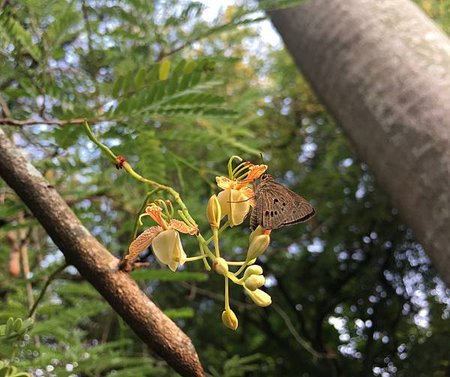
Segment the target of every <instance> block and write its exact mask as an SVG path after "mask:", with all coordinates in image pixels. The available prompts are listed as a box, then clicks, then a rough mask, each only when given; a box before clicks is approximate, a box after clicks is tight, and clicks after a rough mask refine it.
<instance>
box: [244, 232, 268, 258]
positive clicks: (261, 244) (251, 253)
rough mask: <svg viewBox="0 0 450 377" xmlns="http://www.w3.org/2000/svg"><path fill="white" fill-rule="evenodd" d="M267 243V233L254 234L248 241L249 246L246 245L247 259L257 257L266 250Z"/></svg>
mask: <svg viewBox="0 0 450 377" xmlns="http://www.w3.org/2000/svg"><path fill="white" fill-rule="evenodd" d="M269 243H270V236H269V235H267V234H261V235H258V236H254V237H253V238H252V240H251V241H250V246H249V247H248V252H247V260H251V259H254V258H258V257H259V256H260V255H261V254H262V253H264V252H265V251H266V249H267V247H268V246H269Z"/></svg>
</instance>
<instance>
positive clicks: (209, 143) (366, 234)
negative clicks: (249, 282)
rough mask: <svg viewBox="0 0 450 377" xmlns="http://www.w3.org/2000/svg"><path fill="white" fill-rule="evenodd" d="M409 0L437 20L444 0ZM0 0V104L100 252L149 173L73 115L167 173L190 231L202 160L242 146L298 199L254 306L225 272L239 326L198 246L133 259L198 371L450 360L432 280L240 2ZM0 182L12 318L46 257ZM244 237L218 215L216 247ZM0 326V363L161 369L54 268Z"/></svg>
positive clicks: (2, 260)
mask: <svg viewBox="0 0 450 377" xmlns="http://www.w3.org/2000/svg"><path fill="white" fill-rule="evenodd" d="M417 3H418V5H419V6H421V7H422V8H423V9H424V10H425V12H426V13H427V14H428V15H430V16H431V17H433V18H434V19H435V20H436V21H437V22H439V23H440V24H441V26H442V27H443V28H444V29H445V30H446V31H449V28H450V20H449V17H450V1H448V0H422V1H417ZM0 5H1V7H2V8H1V14H0V64H1V67H2V69H1V74H0V107H1V110H2V113H1V116H2V118H9V119H15V120H27V119H35V120H39V119H40V120H42V119H45V120H47V121H43V122H42V124H37V125H32V126H31V125H26V126H23V127H20V126H9V127H4V128H5V129H6V130H7V132H8V133H9V134H10V136H11V137H12V138H13V139H14V141H15V142H16V143H17V144H18V145H20V146H21V147H22V148H23V149H24V151H25V153H26V154H27V156H28V157H29V158H30V159H31V160H32V161H33V163H34V164H35V166H37V168H38V169H39V170H40V171H41V172H43V173H44V174H45V176H46V178H47V179H48V180H49V181H50V182H51V183H52V184H53V185H54V186H55V187H56V188H57V189H58V191H59V192H60V193H61V195H63V197H64V198H65V199H66V200H67V201H68V202H69V204H70V206H71V207H72V209H73V210H74V211H75V212H76V214H77V215H78V216H79V218H80V219H81V220H82V221H83V223H84V224H85V226H86V227H87V228H88V229H89V230H90V231H92V232H93V234H94V235H95V236H96V237H98V238H99V239H100V240H101V242H103V244H104V245H105V246H106V247H108V248H109V250H110V251H111V252H112V253H114V254H115V255H117V256H121V255H122V254H123V253H124V252H125V250H126V249H127V245H128V243H129V241H130V237H131V233H132V228H133V222H134V219H135V216H136V214H137V211H138V210H139V208H140V207H141V205H142V202H143V200H144V198H145V195H146V193H147V191H148V190H149V187H145V186H144V185H141V184H137V183H136V182H135V181H133V180H132V179H130V177H129V176H127V175H126V174H124V173H123V172H122V171H118V170H116V169H115V168H114V166H111V165H110V163H109V162H108V160H107V158H105V157H104V156H102V155H101V153H100V152H99V151H98V150H97V149H96V148H94V146H93V144H92V143H90V142H89V141H88V139H87V137H86V136H85V134H84V133H83V131H82V127H81V125H80V121H79V119H80V118H87V119H89V120H90V123H91V124H92V127H93V129H94V132H95V133H96V134H97V135H98V136H99V138H100V139H101V140H102V141H103V142H105V143H106V144H108V145H109V146H110V147H113V149H114V151H115V152H116V153H119V154H123V155H125V156H126V157H127V159H128V160H129V161H130V162H131V163H132V165H133V166H134V167H135V168H136V170H137V171H139V172H140V173H141V174H143V175H144V176H147V177H148V178H151V179H155V180H158V181H160V182H161V183H165V184H169V185H172V186H173V187H174V188H175V189H177V190H178V191H179V192H180V193H181V194H182V196H183V198H184V200H185V202H186V203H187V205H188V206H189V209H190V212H191V213H192V214H193V215H194V216H195V218H196V220H197V221H198V223H199V224H200V227H201V229H204V230H206V228H207V227H206V225H207V224H206V220H205V218H204V211H205V204H206V201H207V199H208V197H209V195H210V194H211V193H213V192H215V191H217V188H216V187H215V183H214V182H215V176H216V175H224V174H225V173H226V162H227V160H228V158H229V157H230V156H231V155H235V154H238V155H241V156H242V157H244V158H245V159H247V160H252V161H254V162H260V157H259V152H260V151H262V152H263V153H264V159H265V162H266V163H267V164H268V165H269V169H270V172H271V173H272V174H273V175H274V176H275V177H276V178H277V179H278V180H279V181H280V182H283V183H284V184H286V185H288V186H289V187H290V188H292V189H293V190H294V191H296V192H299V193H301V194H302V195H304V196H305V197H306V198H308V199H309V200H310V201H311V202H312V203H313V205H314V206H315V207H316V211H317V215H316V217H315V218H314V219H313V220H312V221H310V222H309V223H308V224H307V225H297V226H294V227H289V228H285V229H282V230H279V231H276V232H274V233H273V236H272V243H271V246H270V248H269V250H268V252H267V253H266V254H265V255H264V256H263V257H262V258H261V264H262V266H263V267H264V270H265V275H266V277H267V282H266V290H267V291H268V292H269V293H270V295H271V296H272V298H273V305H272V306H270V307H268V308H264V309H262V308H257V307H255V306H254V305H249V302H248V300H247V299H246V297H245V295H244V294H243V292H242V291H241V290H239V289H238V288H236V287H233V288H234V289H232V292H231V294H232V299H233V301H232V306H233V308H235V309H236V310H237V312H238V317H239V318H240V323H239V329H238V331H237V332H232V331H230V330H228V329H227V328H225V327H224V326H223V325H222V323H221V320H220V314H221V312H222V306H223V294H222V290H223V287H222V285H223V279H222V278H220V277H219V276H216V275H214V274H206V273H204V272H203V270H202V267H203V264H202V263H201V262H198V263H192V264H188V265H187V266H186V268H185V270H184V271H182V272H177V273H172V272H170V271H168V270H167V269H166V268H162V267H160V266H159V265H158V264H157V263H155V262H156V261H155V260H154V258H153V256H152V255H151V253H149V255H148V256H146V258H147V260H149V261H150V262H151V268H150V269H149V270H140V271H137V272H134V273H133V275H134V277H135V279H136V280H137V281H138V282H139V284H140V285H141V287H142V289H143V290H144V291H145V292H146V293H147V294H149V295H150V296H151V298H152V300H154V301H155V302H156V303H157V304H158V305H159V306H160V307H161V308H162V309H164V310H165V311H166V312H167V314H168V315H170V316H171V317H172V318H173V319H174V320H176V321H177V323H178V324H179V325H180V326H181V327H182V328H183V329H184V330H185V331H186V332H187V333H188V335H189V336H190V337H191V338H192V340H193V342H194V344H195V346H196V348H197V350H198V352H199V355H200V358H201V360H202V362H203V364H204V366H205V368H206V369H207V370H208V372H209V373H210V374H211V375H213V376H227V377H239V376H261V375H264V376H279V375H284V376H305V377H306V376H324V377H325V376H326V377H328V376H383V377H385V376H434V377H440V376H448V375H450V362H449V360H450V352H449V351H450V350H449V345H448V339H449V334H450V322H449V315H450V292H449V290H448V289H447V288H445V286H444V285H443V284H442V282H441V281H440V280H439V278H438V277H437V276H436V274H435V271H434V269H433V268H432V266H430V262H429V260H428V258H427V257H426V255H425V253H424V251H423V249H422V247H421V246H420V245H419V244H418V243H417V242H416V241H415V240H414V237H413V235H412V233H411V231H410V230H409V229H408V228H407V227H406V226H405V225H404V224H403V223H402V221H401V219H400V218H399V216H398V213H397V210H396V209H395V208H393V207H392V206H391V204H390V203H389V202H388V200H387V198H386V196H385V195H384V193H383V190H382V187H378V186H377V184H376V182H374V180H373V177H372V175H371V174H370V171H369V169H368V167H367V166H366V165H365V164H364V163H363V162H362V161H359V160H358V158H357V157H356V156H355V154H354V151H353V150H352V148H351V146H350V145H349V144H348V142H347V140H346V138H345V136H344V135H343V134H342V133H341V131H340V130H339V128H337V127H336V124H335V123H334V122H333V120H332V119H331V118H330V116H329V115H328V114H327V112H326V111H325V109H324V108H323V107H322V105H321V104H320V102H319V101H318V99H317V98H316V97H315V96H314V94H313V93H312V91H311V89H310V88H309V87H308V84H307V83H306V82H305V80H304V79H303V78H302V76H301V75H300V74H299V73H298V72H297V70H296V68H295V66H294V64H293V62H292V61H291V59H290V57H289V56H288V55H287V54H286V52H285V51H284V50H283V49H282V48H281V44H280V43H278V44H275V45H273V44H270V43H265V41H264V38H265V35H266V34H265V33H264V30H267V29H268V28H269V25H268V23H267V21H264V22H262V23H260V22H259V21H261V19H262V18H263V17H264V14H263V13H262V12H261V11H260V10H258V4H256V3H253V2H242V3H239V4H237V3H236V4H234V5H232V6H229V7H226V8H225V7H222V8H221V9H219V7H217V6H215V7H213V9H214V12H215V13H214V12H211V9H210V8H208V7H207V6H205V5H204V4H203V3H201V2H189V1H181V0H165V1H153V2H149V1H145V0H126V1H114V0H112V1H91V0H84V1H77V2H75V1H68V0H49V1H46V2H40V1H36V0H21V1H3V2H1V3H0ZM210 5H211V4H210ZM272 5H273V4H272ZM212 13H214V14H212ZM169 64H170V67H169ZM168 67H169V69H167V68H168ZM161 72H162V73H161ZM161 75H162V76H161ZM162 78H163V80H162ZM52 121H54V123H58V122H59V123H62V124H64V125H63V126H61V127H59V126H58V125H57V124H48V123H49V122H50V123H51V122H52ZM71 122H72V123H71ZM38 123H39V122H38ZM0 185H1V186H0V200H1V203H2V205H1V207H0V237H1V239H2V242H1V244H0V266H1V268H0V305H1V306H0V307H1V310H0V324H6V323H7V320H8V318H9V317H14V318H15V317H21V318H24V319H25V318H26V317H27V313H28V312H29V308H30V307H31V306H32V304H33V302H34V301H35V300H36V298H37V296H38V295H39V293H40V291H41V289H42V288H43V286H44V284H45V283H46V281H47V279H48V278H49V276H50V275H51V273H52V272H53V271H55V270H56V269H57V268H58V267H59V266H61V265H62V264H63V257H62V254H61V252H60V251H58V250H57V248H56V247H55V245H54V244H53V243H52V242H51V240H50V239H49V238H48V237H47V236H46V234H45V232H44V231H43V230H42V228H41V227H40V226H39V224H38V223H37V222H36V221H35V220H34V219H33V217H32V216H31V215H30V213H29V211H28V210H27V208H26V207H25V206H24V205H23V204H22V203H21V201H20V200H19V199H18V198H17V196H16V195H15V194H14V192H12V191H11V190H10V189H9V188H8V187H7V186H6V185H5V184H4V182H0ZM149 224H150V222H147V223H146V225H147V226H148V225H149ZM248 234H249V230H248V228H247V227H246V226H244V227H238V228H236V229H232V230H231V231H230V232H227V233H226V234H225V235H224V238H223V241H222V242H223V245H222V250H223V251H226V253H227V254H228V255H230V256H233V255H235V256H236V258H239V257H240V256H241V257H242V253H243V252H244V247H245V245H246V244H247V237H248ZM183 242H184V244H185V249H186V250H187V251H188V253H189V252H191V255H194V254H195V253H196V252H197V245H196V243H195V242H192V241H191V240H189V239H188V238H184V239H183ZM5 326H6V325H5ZM1 329H2V328H1V327H0V358H1V360H3V361H4V362H6V363H9V364H8V365H10V366H15V367H17V368H18V370H19V371H22V372H29V373H32V374H34V375H36V376H113V375H114V376H172V375H175V373H174V372H173V371H171V370H170V369H169V368H168V367H167V366H166V365H165V363H164V362H163V361H162V360H160V359H158V357H157V356H156V355H154V354H153V353H152V351H151V350H149V349H147V348H146V347H145V346H144V345H142V343H141V342H140V341H139V340H138V338H137V337H136V336H135V335H134V334H133V333H132V332H131V331H130V330H129V329H128V328H127V326H126V325H124V324H123V322H122V321H121V319H120V318H119V317H118V316H117V315H116V314H115V313H114V312H113V311H112V310H111V309H110V308H109V307H108V306H107V305H106V304H105V303H104V301H103V300H102V298H101V297H100V296H99V294H97V292H95V291H94V290H93V289H92V288H91V287H90V286H89V285H88V284H87V283H86V282H85V281H83V279H82V278H81V277H80V276H79V275H78V273H77V272H76V270H75V269H73V268H71V267H69V268H66V269H65V270H64V272H63V273H61V274H59V275H58V276H57V278H56V279H55V280H54V281H52V283H51V285H50V287H49V289H48V291H47V292H46V295H45V296H44V299H43V301H42V302H41V303H40V305H39V307H38V309H37V312H36V315H35V324H34V326H33V327H32V329H31V330H27V332H26V333H25V334H22V335H21V336H20V337H13V338H11V337H9V338H8V337H6V335H5V333H4V332H3V333H2V330H1ZM325 354H326V355H328V357H327V358H323V355H325ZM5 365H6V364H5ZM3 366H4V365H0V373H1V372H2V369H1V368H3Z"/></svg>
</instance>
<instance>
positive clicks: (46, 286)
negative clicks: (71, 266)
mask: <svg viewBox="0 0 450 377" xmlns="http://www.w3.org/2000/svg"><path fill="white" fill-rule="evenodd" d="M67 266H68V264H67V263H64V264H63V265H61V266H59V267H58V268H57V269H56V270H55V271H53V272H52V273H51V275H50V276H49V277H48V279H47V281H46V282H45V284H44V286H43V287H42V290H41V293H39V296H38V298H37V299H36V301H35V302H34V304H33V306H32V307H31V309H30V312H29V313H28V317H30V318H32V317H33V316H34V312H35V311H36V308H37V306H38V305H39V302H40V301H41V300H42V298H43V297H44V295H45V292H46V291H47V288H48V287H49V285H50V283H51V282H52V281H53V280H54V279H55V278H56V275H58V274H59V273H60V272H62V271H63V270H64V269H65V268H66V267H67Z"/></svg>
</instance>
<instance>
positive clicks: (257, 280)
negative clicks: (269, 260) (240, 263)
mask: <svg viewBox="0 0 450 377" xmlns="http://www.w3.org/2000/svg"><path fill="white" fill-rule="evenodd" d="M265 282H266V278H265V277H264V276H262V275H250V276H249V278H248V279H246V280H245V282H244V286H245V287H246V288H248V289H250V290H251V291H254V290H256V289H258V288H259V287H262V286H263V285H264V283H265Z"/></svg>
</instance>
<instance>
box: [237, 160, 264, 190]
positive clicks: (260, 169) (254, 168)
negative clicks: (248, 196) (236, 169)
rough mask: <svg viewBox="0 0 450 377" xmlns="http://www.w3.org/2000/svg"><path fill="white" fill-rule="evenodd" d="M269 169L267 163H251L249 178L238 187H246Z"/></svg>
mask: <svg viewBox="0 0 450 377" xmlns="http://www.w3.org/2000/svg"><path fill="white" fill-rule="evenodd" d="M266 170H267V165H251V166H250V167H249V169H248V175H247V178H245V179H243V180H242V181H241V182H239V184H238V185H237V186H236V189H238V190H240V189H241V187H244V186H246V185H248V184H249V183H252V182H253V181H254V180H256V179H258V178H259V177H261V175H262V174H263V173H264V172H265V171H266Z"/></svg>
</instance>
